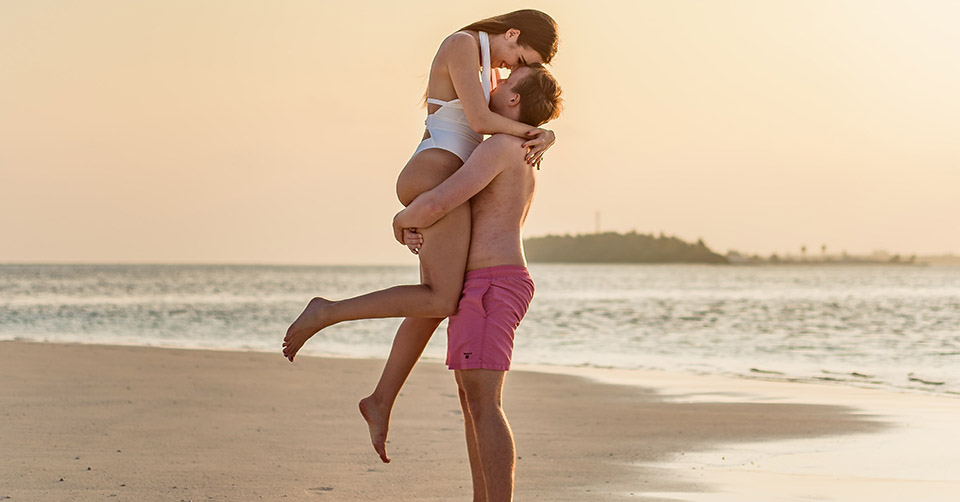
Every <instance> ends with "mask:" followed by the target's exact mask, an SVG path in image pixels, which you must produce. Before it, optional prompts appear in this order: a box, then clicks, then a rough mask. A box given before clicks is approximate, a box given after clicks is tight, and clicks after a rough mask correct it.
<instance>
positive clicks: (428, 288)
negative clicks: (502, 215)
mask: <svg viewBox="0 0 960 502" xmlns="http://www.w3.org/2000/svg"><path fill="white" fill-rule="evenodd" d="M460 165H461V162H460V160H459V159H458V158H457V157H456V156H455V155H453V154H452V153H450V152H447V151H444V150H436V149H433V150H426V151H424V152H420V153H419V154H417V155H416V156H415V157H414V158H413V159H411V160H410V162H408V163H407V166H406V167H405V168H404V170H403V172H402V173H401V175H400V181H398V188H397V191H398V195H400V200H401V202H403V203H404V204H409V203H410V202H411V201H412V200H413V199H414V198H415V197H416V196H417V195H419V194H421V193H423V192H425V191H427V190H429V189H431V188H433V187H435V186H437V185H439V184H440V183H442V182H443V180H445V179H446V178H447V177H449V176H450V175H451V174H453V172H455V171H456V169H457V168H459V167H460ZM418 230H419V231H420V233H421V234H423V240H424V242H423V245H422V246H421V247H420V252H419V256H420V269H421V284H419V285H408V286H394V287H392V288H388V289H384V290H380V291H375V292H373V293H368V294H365V295H361V296H357V297H354V298H349V299H346V300H340V301H330V300H327V299H324V298H314V299H312V300H310V303H308V304H307V307H306V308H305V309H304V310H303V312H302V313H301V314H300V316H299V317H297V319H296V320H295V321H294V322H293V324H291V325H290V327H289V328H288V329H287V335H286V337H285V338H284V339H283V340H284V342H283V355H284V356H286V357H287V359H290V360H291V361H293V358H294V356H295V355H296V353H297V351H299V350H300V347H302V346H303V344H304V343H305V342H306V341H307V340H308V339H309V338H310V337H312V336H313V335H314V334H316V333H317V332H318V331H320V330H321V329H323V328H325V327H327V326H330V325H333V324H336V323H338V322H342V321H350V320H356V319H375V318H380V317H433V318H444V317H447V316H449V315H451V314H453V313H454V312H455V311H456V309H457V302H458V301H459V298H460V291H461V289H462V287H463V273H464V270H465V268H466V263H467V250H468V249H469V247H470V205H469V203H467V204H464V205H462V206H460V207H458V208H456V209H454V210H453V211H451V212H450V213H448V214H447V215H446V216H444V217H443V218H441V219H440V220H439V221H437V222H436V223H434V224H433V225H432V226H430V227H428V228H424V229H418Z"/></svg>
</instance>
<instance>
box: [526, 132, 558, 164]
mask: <svg viewBox="0 0 960 502" xmlns="http://www.w3.org/2000/svg"><path fill="white" fill-rule="evenodd" d="M527 136H533V139H528V140H527V141H526V142H525V143H524V144H523V147H524V148H526V149H527V155H526V157H524V160H526V161H527V164H530V165H531V166H533V165H536V166H537V168H538V169H539V168H540V159H541V158H542V157H543V152H546V151H547V150H548V149H549V148H550V147H551V146H553V144H554V143H556V141H557V135H556V134H554V133H553V131H551V130H550V129H543V128H540V127H538V128H536V129H533V130H531V131H528V132H527Z"/></svg>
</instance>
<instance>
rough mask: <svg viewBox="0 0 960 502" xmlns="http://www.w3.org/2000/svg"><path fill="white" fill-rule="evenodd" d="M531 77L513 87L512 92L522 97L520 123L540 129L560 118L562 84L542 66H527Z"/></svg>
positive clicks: (528, 76)
mask: <svg viewBox="0 0 960 502" xmlns="http://www.w3.org/2000/svg"><path fill="white" fill-rule="evenodd" d="M527 68H530V70H532V71H531V72H530V74H529V75H527V76H526V77H524V78H523V80H521V81H520V82H517V83H516V84H514V85H513V89H511V91H512V92H515V93H517V94H519V95H520V122H523V123H524V124H529V125H532V126H534V127H539V126H540V125H541V124H543V123H544V122H549V121H551V120H553V119H555V118H557V117H559V116H560V111H561V110H562V109H563V99H561V98H560V93H561V90H560V84H558V83H557V79H555V78H553V75H551V74H550V72H549V71H547V69H546V68H544V66H543V65H541V64H531V65H527Z"/></svg>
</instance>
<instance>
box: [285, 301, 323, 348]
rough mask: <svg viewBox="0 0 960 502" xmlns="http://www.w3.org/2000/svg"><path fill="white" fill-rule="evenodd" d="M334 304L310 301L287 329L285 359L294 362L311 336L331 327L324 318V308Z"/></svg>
mask: <svg viewBox="0 0 960 502" xmlns="http://www.w3.org/2000/svg"><path fill="white" fill-rule="evenodd" d="M331 303H333V302H332V301H330V300H327V299H324V298H319V297H317V298H314V299H312V300H310V303H308V304H307V307H306V308H305V309H303V312H301V313H300V316H299V317H297V320H295V321H293V324H291V325H290V327H289V328H287V336H285V337H283V357H286V358H287V359H289V360H290V362H291V363H292V362H293V358H294V356H296V355H297V352H298V351H299V350H300V347H303V344H304V343H307V340H309V339H310V337H311V336H313V335H315V334H317V331H320V330H321V329H323V328H326V327H327V326H329V325H330V323H329V322H328V321H326V320H325V318H324V316H323V311H324V307H326V306H327V305H330V304H331Z"/></svg>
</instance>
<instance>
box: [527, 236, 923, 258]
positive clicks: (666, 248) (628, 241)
mask: <svg viewBox="0 0 960 502" xmlns="http://www.w3.org/2000/svg"><path fill="white" fill-rule="evenodd" d="M523 247H524V252H525V254H526V256H527V259H528V260H529V261H531V262H540V263H728V264H739V265H817V264H820V265H832V264H837V265H840V264H846V265H857V264H862V265H914V264H924V263H922V262H919V261H918V260H917V257H916V256H911V257H909V258H902V257H901V256H900V255H893V256H886V255H878V254H877V253H874V255H872V256H852V255H848V254H847V253H846V252H843V253H842V254H841V255H839V256H833V255H827V247H826V244H824V245H823V246H821V255H820V256H819V257H808V256H807V247H806V246H802V247H801V256H800V257H793V256H790V255H786V256H779V255H777V254H776V253H774V254H771V255H770V256H769V257H762V256H760V255H757V254H754V255H748V254H741V253H739V252H737V251H733V250H731V251H728V252H727V253H726V255H722V254H719V253H717V252H715V251H713V250H711V249H710V248H709V247H708V246H707V245H706V244H705V243H704V242H703V239H697V242H695V243H692V242H686V241H684V240H682V239H680V238H678V237H674V236H669V235H666V234H664V233H662V232H661V233H660V235H658V236H656V235H653V234H639V233H637V232H635V231H634V232H630V233H626V234H620V233H617V232H603V233H594V234H579V235H547V236H543V237H531V238H529V239H524V241H523Z"/></svg>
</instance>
